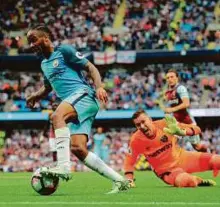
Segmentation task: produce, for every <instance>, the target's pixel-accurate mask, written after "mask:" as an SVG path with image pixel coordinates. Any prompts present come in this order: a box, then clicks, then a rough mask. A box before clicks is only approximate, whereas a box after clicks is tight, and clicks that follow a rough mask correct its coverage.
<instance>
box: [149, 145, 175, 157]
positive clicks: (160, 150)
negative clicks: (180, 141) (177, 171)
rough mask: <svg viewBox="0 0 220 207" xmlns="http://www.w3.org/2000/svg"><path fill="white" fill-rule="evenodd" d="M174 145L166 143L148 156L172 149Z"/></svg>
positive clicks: (155, 155) (154, 155)
mask: <svg viewBox="0 0 220 207" xmlns="http://www.w3.org/2000/svg"><path fill="white" fill-rule="evenodd" d="M171 147H172V143H169V144H166V145H165V146H163V147H161V148H160V149H158V150H156V151H155V152H153V153H151V154H149V155H147V157H149V158H150V157H157V156H158V155H160V154H161V153H163V152H165V151H166V150H168V149H170V148H171Z"/></svg>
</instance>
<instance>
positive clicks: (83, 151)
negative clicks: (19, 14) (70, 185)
mask: <svg viewBox="0 0 220 207" xmlns="http://www.w3.org/2000/svg"><path fill="white" fill-rule="evenodd" d="M27 39H28V42H29V44H30V47H31V49H32V50H33V51H35V52H37V53H39V54H41V55H43V56H44V60H43V61H42V62H41V68H42V71H43V73H44V77H45V81H44V85H43V86H42V87H41V88H40V90H39V91H37V92H35V93H34V94H32V95H31V96H30V97H28V98H27V104H28V106H29V107H34V105H35V102H36V101H39V100H40V99H41V98H42V97H44V96H45V95H47V94H48V93H49V92H50V91H52V90H54V91H55V92H56V94H57V96H58V97H59V98H60V99H61V100H62V102H61V103H60V105H59V106H58V107H57V109H56V111H55V112H54V114H53V115H52V122H53V126H54V128H55V137H56V145H57V161H58V162H57V166H56V167H53V168H49V167H43V168H42V169H41V173H42V174H49V175H52V176H59V177H61V178H63V179H65V180H69V179H70V139H71V151H72V152H73V153H74V154H75V155H76V156H77V157H78V158H79V160H81V161H82V162H83V163H84V164H85V165H86V166H87V167H89V168H90V169H92V170H94V171H96V172H98V173H99V174H100V175H102V176H105V177H107V178H109V179H111V180H112V181H114V184H115V185H114V187H113V189H112V191H110V193H117V192H120V191H122V190H127V189H128V186H129V185H128V182H127V181H126V180H125V178H124V177H122V176H121V175H120V174H119V173H117V172H115V171H114V170H113V169H112V168H110V167H108V166H107V165H106V164H105V163H104V162H103V161H102V160H101V159H100V158H99V157H98V156H97V155H95V154H94V153H92V152H88V150H87V146H86V143H87V140H88V136H89V134H90V131H91V127H92V123H93V121H94V119H95V116H96V114H97V112H98V110H99V101H102V102H104V103H106V101H107V93H106V91H105V89H104V88H103V84H102V82H101V77H100V74H99V72H98V70H97V68H96V67H95V66H94V65H93V64H92V63H91V62H90V61H88V60H87V59H86V58H85V57H84V56H83V55H82V54H81V53H79V52H77V51H76V50H75V49H74V48H73V47H72V46H71V45H61V46H59V47H57V48H54V47H53V44H52V41H51V35H50V31H49V30H48V28H47V27H46V26H45V25H39V26H36V27H33V28H32V29H30V30H29V31H28V33H27ZM83 69H85V70H87V71H88V74H89V75H90V77H91V78H92V79H93V82H94V86H95V89H93V87H92V86H90V85H89V84H88V83H87V81H86V80H85V78H84V76H83V74H82V70H83ZM98 100H99V101H98Z"/></svg>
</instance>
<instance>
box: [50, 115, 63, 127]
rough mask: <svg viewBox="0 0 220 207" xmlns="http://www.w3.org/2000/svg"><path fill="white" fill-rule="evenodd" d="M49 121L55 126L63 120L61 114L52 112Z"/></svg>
mask: <svg viewBox="0 0 220 207" xmlns="http://www.w3.org/2000/svg"><path fill="white" fill-rule="evenodd" d="M51 120H52V122H53V124H56V123H57V122H59V121H60V120H63V115H62V114H61V113H57V112H54V113H53V114H52V115H51Z"/></svg>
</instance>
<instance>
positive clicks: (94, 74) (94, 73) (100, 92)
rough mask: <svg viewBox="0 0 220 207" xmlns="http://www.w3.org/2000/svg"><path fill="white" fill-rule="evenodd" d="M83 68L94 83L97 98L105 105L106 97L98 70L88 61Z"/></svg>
mask: <svg viewBox="0 0 220 207" xmlns="http://www.w3.org/2000/svg"><path fill="white" fill-rule="evenodd" d="M85 68H86V70H87V71H88V72H89V75H90V77H91V78H92V80H93V82H94V85H95V87H96V95H97V98H98V99H99V100H100V101H102V102H103V103H106V102H107V101H108V95H107V92H106V91H105V89H104V88H103V84H102V81H101V76H100V74H99V71H98V69H97V68H96V67H95V66H94V65H93V64H92V63H91V62H90V61H88V62H87V64H86V65H85Z"/></svg>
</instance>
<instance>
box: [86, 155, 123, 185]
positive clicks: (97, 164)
mask: <svg viewBox="0 0 220 207" xmlns="http://www.w3.org/2000/svg"><path fill="white" fill-rule="evenodd" d="M83 162H84V164H85V165H86V166H87V167H89V168H90V169H92V170H94V171H96V172H97V173H99V174H100V175H102V176H104V177H106V178H108V179H110V180H112V181H124V180H125V179H124V178H123V177H122V176H121V175H120V174H119V173H117V172H116V171H114V170H113V169H112V168H110V167H109V166H108V165H106V164H105V163H104V162H103V161H102V160H101V159H100V158H99V157H98V156H97V155H95V154H94V153H92V152H89V153H88V155H87V157H86V158H85V159H84V161H83Z"/></svg>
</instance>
